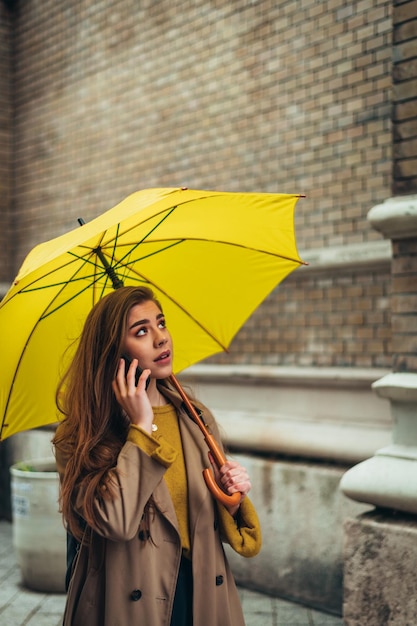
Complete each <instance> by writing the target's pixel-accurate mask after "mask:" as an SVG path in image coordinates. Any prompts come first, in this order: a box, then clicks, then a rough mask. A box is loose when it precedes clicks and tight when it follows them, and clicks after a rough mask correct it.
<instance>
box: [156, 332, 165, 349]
mask: <svg viewBox="0 0 417 626" xmlns="http://www.w3.org/2000/svg"><path fill="white" fill-rule="evenodd" d="M166 341H167V338H166V337H165V335H163V334H162V333H159V334H158V335H156V337H155V344H156V345H157V346H163V345H164V343H166Z"/></svg>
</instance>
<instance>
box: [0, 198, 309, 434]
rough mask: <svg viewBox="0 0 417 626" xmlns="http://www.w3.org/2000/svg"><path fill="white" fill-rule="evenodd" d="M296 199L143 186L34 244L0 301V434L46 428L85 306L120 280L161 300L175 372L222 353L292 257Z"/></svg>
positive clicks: (292, 263)
mask: <svg viewBox="0 0 417 626" xmlns="http://www.w3.org/2000/svg"><path fill="white" fill-rule="evenodd" d="M299 197H300V196H299V195H290V194H259V193H226V192H218V191H197V190H189V189H147V190H143V191H139V192H137V193H134V194H132V195H131V196H129V197H127V198H126V199H125V200H124V201H123V202H121V203H120V204H118V205H117V206H115V207H113V208H112V209H110V210H109V211H107V212H106V213H103V214H102V215H101V216H100V217H98V218H96V219H94V220H92V221H91V222H89V223H87V224H84V225H82V226H78V227H77V228H75V229H74V230H72V231H70V232H68V233H66V234H64V235H62V236H60V237H57V238H55V239H52V240H50V241H47V242H45V243H42V244H40V245H38V246H36V247H35V248H34V249H33V250H32V251H31V252H30V253H29V254H28V256H27V257H26V259H25V261H24V262H23V264H22V267H21V268H20V271H19V273H18V275H17V277H16V279H15V281H14V283H13V285H12V287H11V288H10V290H9V292H8V293H7V294H6V296H5V297H4V299H3V300H2V302H1V303H0V344H1V346H2V349H1V359H0V416H1V420H2V421H1V431H0V438H3V439H5V438H6V437H9V436H10V435H12V434H14V433H17V432H19V431H22V430H26V429H30V428H36V427H39V426H42V425H46V424H50V423H54V422H56V421H57V419H59V415H58V414H57V410H56V407H55V389H56V386H57V382H58V379H59V377H60V376H61V374H62V373H63V371H64V370H65V368H66V366H67V365H68V362H69V359H70V358H71V355H72V354H73V352H74V348H75V345H76V341H77V339H78V337H79V335H80V332H81V329H82V326H83V323H84V320H85V318H86V316H87V314H88V312H89V311H90V309H91V307H92V306H93V305H94V304H95V303H96V302H97V301H98V300H99V299H100V298H102V297H103V296H104V295H106V294H107V293H109V292H110V291H111V290H113V289H114V288H117V287H118V286H120V285H121V284H124V285H147V286H150V287H151V288H152V289H153V291H154V292H155V294H156V296H157V297H158V298H159V300H160V301H161V303H162V306H163V308H164V313H165V316H166V318H167V321H168V325H169V328H170V331H171V333H172V336H173V340H174V345H175V361H174V371H175V372H179V371H181V370H183V369H184V368H186V367H188V366H189V365H191V364H193V363H196V362H197V361H200V360H201V359H203V358H205V357H207V356H209V355H211V354H215V353H216V352H220V351H222V350H226V349H227V348H228V346H229V345H230V343H231V341H232V339H233V337H234V336H235V334H236V333H237V331H238V330H239V329H240V328H241V326H242V325H243V324H244V322H245V321H246V320H247V319H248V317H249V316H250V315H251V314H252V313H253V311H254V310H255V309H256V308H257V307H258V306H259V304H260V303H261V302H262V301H263V300H264V299H265V297H266V296H267V295H268V294H269V293H270V292H271V291H272V290H273V289H274V287H275V286H276V285H278V283H279V282H280V281H281V280H283V279H284V278H285V277H286V276H287V275H288V274H289V273H290V272H291V271H293V270H294V269H295V268H297V267H298V266H299V265H300V264H302V263H303V262H302V261H301V259H300V258H299V256H298V253H297V249H296V243H295V234H294V208H295V205H296V202H297V200H298V198H299Z"/></svg>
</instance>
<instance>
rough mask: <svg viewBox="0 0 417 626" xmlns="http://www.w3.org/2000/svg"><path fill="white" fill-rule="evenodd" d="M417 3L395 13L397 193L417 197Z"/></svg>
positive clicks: (401, 5) (413, 0)
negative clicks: (416, 195) (416, 194)
mask: <svg viewBox="0 0 417 626" xmlns="http://www.w3.org/2000/svg"><path fill="white" fill-rule="evenodd" d="M416 58H417V0H411V1H410V0H408V1H404V0H402V1H401V0H400V1H397V2H395V7H394V11H393V59H394V67H393V83H394V93H393V100H394V110H393V129H394V154H393V162H394V192H395V195H401V194H410V193H412V194H415V193H417V61H416Z"/></svg>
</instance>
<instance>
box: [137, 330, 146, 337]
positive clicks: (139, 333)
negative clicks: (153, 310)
mask: <svg viewBox="0 0 417 626" xmlns="http://www.w3.org/2000/svg"><path fill="white" fill-rule="evenodd" d="M145 334H146V328H139V330H138V332H137V333H136V335H137V336H138V337H140V336H141V335H145Z"/></svg>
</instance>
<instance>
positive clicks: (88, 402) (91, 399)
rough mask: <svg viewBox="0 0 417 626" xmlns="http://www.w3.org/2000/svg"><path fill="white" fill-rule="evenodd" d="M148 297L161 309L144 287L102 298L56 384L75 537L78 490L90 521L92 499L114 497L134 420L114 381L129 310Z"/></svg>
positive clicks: (65, 499) (63, 498) (65, 496)
mask: <svg viewBox="0 0 417 626" xmlns="http://www.w3.org/2000/svg"><path fill="white" fill-rule="evenodd" d="M149 300H152V301H153V302H155V304H156V305H157V306H158V307H159V308H160V309H161V305H160V303H159V302H158V300H157V299H156V298H155V296H154V294H153V292H152V291H151V290H150V289H148V288H146V287H121V288H120V289H116V290H115V291H114V292H112V293H111V294H109V295H108V296H105V297H104V298H103V299H102V300H100V301H99V302H98V303H97V304H96V305H95V306H94V307H93V308H92V310H91V311H90V313H89V315H88V317H87V319H86V321H85V324H84V328H83V331H82V333H81V337H80V340H79V343H78V347H77V350H76V352H75V356H74V358H73V360H72V362H71V364H70V366H69V368H68V370H67V372H66V373H65V375H64V377H63V378H62V380H61V381H60V383H59V385H58V389H57V394H56V402H57V406H58V409H59V411H60V412H61V413H62V414H63V415H64V420H63V422H62V424H61V425H60V426H59V428H58V430H57V433H56V435H55V437H54V439H53V444H54V445H55V446H56V447H57V448H58V449H59V450H60V452H61V453H62V455H63V456H64V457H65V458H66V459H67V463H66V467H65V474H64V476H63V479H62V483H61V492H60V505H61V510H62V513H63V517H64V519H65V520H66V523H67V525H68V527H69V530H70V531H71V533H72V534H73V535H74V536H75V537H76V538H77V539H80V538H81V535H82V529H81V527H80V519H79V516H78V515H77V513H76V511H75V498H76V494H77V493H81V494H82V499H83V505H84V506H83V515H84V519H85V522H87V524H88V525H94V523H95V522H96V521H97V520H96V519H95V509H94V499H95V498H96V497H100V498H103V497H108V498H111V497H113V495H114V491H113V486H114V483H113V481H112V469H113V468H114V467H115V465H116V463H117V457H118V454H119V452H120V450H121V448H122V446H123V444H124V443H125V441H126V437H127V432H128V428H129V425H130V422H129V420H128V418H127V417H126V415H125V414H124V412H123V411H122V409H121V407H120V405H119V404H118V402H117V401H116V398H115V396H114V393H113V390H112V380H113V379H114V377H115V375H116V371H117V367H118V364H119V360H120V356H121V353H122V342H123V339H124V336H125V332H126V327H127V317H128V314H129V311H130V309H131V308H132V307H133V306H135V305H137V304H143V303H144V302H147V301H149ZM161 311H162V309H161Z"/></svg>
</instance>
